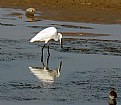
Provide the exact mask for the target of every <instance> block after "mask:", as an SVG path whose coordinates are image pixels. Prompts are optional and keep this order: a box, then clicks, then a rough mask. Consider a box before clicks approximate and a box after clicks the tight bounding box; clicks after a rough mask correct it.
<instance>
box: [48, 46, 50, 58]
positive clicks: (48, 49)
mask: <svg viewBox="0 0 121 105" xmlns="http://www.w3.org/2000/svg"><path fill="white" fill-rule="evenodd" d="M48 56H49V57H50V51H49V44H48Z"/></svg>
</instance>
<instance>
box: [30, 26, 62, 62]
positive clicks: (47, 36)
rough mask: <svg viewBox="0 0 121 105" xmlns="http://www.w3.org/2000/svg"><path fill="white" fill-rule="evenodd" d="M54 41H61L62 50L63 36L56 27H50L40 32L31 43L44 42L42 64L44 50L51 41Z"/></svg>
mask: <svg viewBox="0 0 121 105" xmlns="http://www.w3.org/2000/svg"><path fill="white" fill-rule="evenodd" d="M51 39H54V40H55V41H58V40H59V41H60V45H61V48H62V34H61V33H58V32H57V29H56V28H55V27H48V28H45V29H43V30H42V31H40V32H39V33H38V34H37V35H36V36H35V37H33V38H32V39H31V40H30V42H41V41H44V42H45V43H44V46H43V47H42V56H41V62H43V49H44V47H45V46H46V44H47V43H48V41H49V40H51ZM48 54H49V55H50V53H49V44H48Z"/></svg>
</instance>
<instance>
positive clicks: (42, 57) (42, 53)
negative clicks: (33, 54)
mask: <svg viewBox="0 0 121 105" xmlns="http://www.w3.org/2000/svg"><path fill="white" fill-rule="evenodd" d="M45 45H46V44H44V46H43V47H42V56H41V62H43V50H44V47H45Z"/></svg>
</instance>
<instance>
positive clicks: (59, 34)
mask: <svg viewBox="0 0 121 105" xmlns="http://www.w3.org/2000/svg"><path fill="white" fill-rule="evenodd" d="M62 37H63V36H62V34H61V33H58V39H59V40H60V45H61V48H63V43H62Z"/></svg>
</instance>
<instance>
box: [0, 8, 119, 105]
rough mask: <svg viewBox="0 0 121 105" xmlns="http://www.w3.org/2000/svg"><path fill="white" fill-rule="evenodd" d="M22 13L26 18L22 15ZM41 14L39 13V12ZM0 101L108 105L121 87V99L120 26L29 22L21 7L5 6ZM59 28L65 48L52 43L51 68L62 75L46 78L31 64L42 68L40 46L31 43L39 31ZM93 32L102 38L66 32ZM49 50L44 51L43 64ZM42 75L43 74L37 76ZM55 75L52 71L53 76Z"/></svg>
mask: <svg viewBox="0 0 121 105" xmlns="http://www.w3.org/2000/svg"><path fill="white" fill-rule="evenodd" d="M19 15H21V16H22V18H20V17H19ZM39 15H40V16H39ZM0 16H1V17H0V56H1V57H0V67H1V70H0V71H1V73H0V104H1V105H5V104H7V105H13V104H17V105H34V104H35V105H38V104H40V103H41V105H50V104H52V105H57V104H58V105H62V104H65V105H66V104H70V105H80V104H82V105H88V104H90V105H97V103H98V104H99V105H104V104H105V105H106V104H107V105H108V93H109V91H110V88H111V87H114V88H116V91H117V94H118V98H117V105H120V103H121V100H120V98H121V83H120V81H121V64H120V62H121V41H120V40H121V39H120V38H121V35H120V34H121V32H120V29H121V26H120V25H119V24H91V23H75V22H63V21H51V20H44V19H41V13H40V14H39V13H38V14H36V16H35V20H34V21H33V22H30V21H28V20H27V18H26V17H25V15H24V11H22V10H20V9H17V10H15V9H6V8H4V9H3V8H1V9H0ZM48 26H55V27H57V28H58V29H59V31H60V32H62V33H65V34H64V38H63V42H64V43H63V44H64V49H63V50H62V49H61V48H59V47H58V46H59V44H58V42H53V41H51V42H50V43H51V44H50V45H51V46H50V48H51V50H50V53H51V56H50V58H49V61H48V62H49V63H48V67H49V69H51V70H57V68H58V67H59V64H60V62H61V61H62V67H61V70H60V75H59V76H58V77H55V76H54V77H53V78H54V80H53V81H43V80H42V79H40V78H38V77H37V76H36V75H35V74H34V73H33V72H31V70H30V69H29V67H37V68H38V67H39V68H43V64H42V62H40V57H41V53H40V51H41V50H40V48H41V46H42V45H43V43H30V42H29V40H30V39H31V38H32V37H33V36H35V34H36V33H37V32H39V31H40V30H42V29H43V28H45V27H48ZM82 32H83V33H94V34H100V35H99V36H90V35H88V36H83V34H82V35H75V36H72V35H70V36H68V35H67V36H66V33H72V34H73V33H75V34H76V33H77V34H79V33H82ZM46 58H47V53H46V49H45V56H44V63H45V64H46V60H47V59H46ZM38 75H40V74H38ZM51 76H52V75H51Z"/></svg>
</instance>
